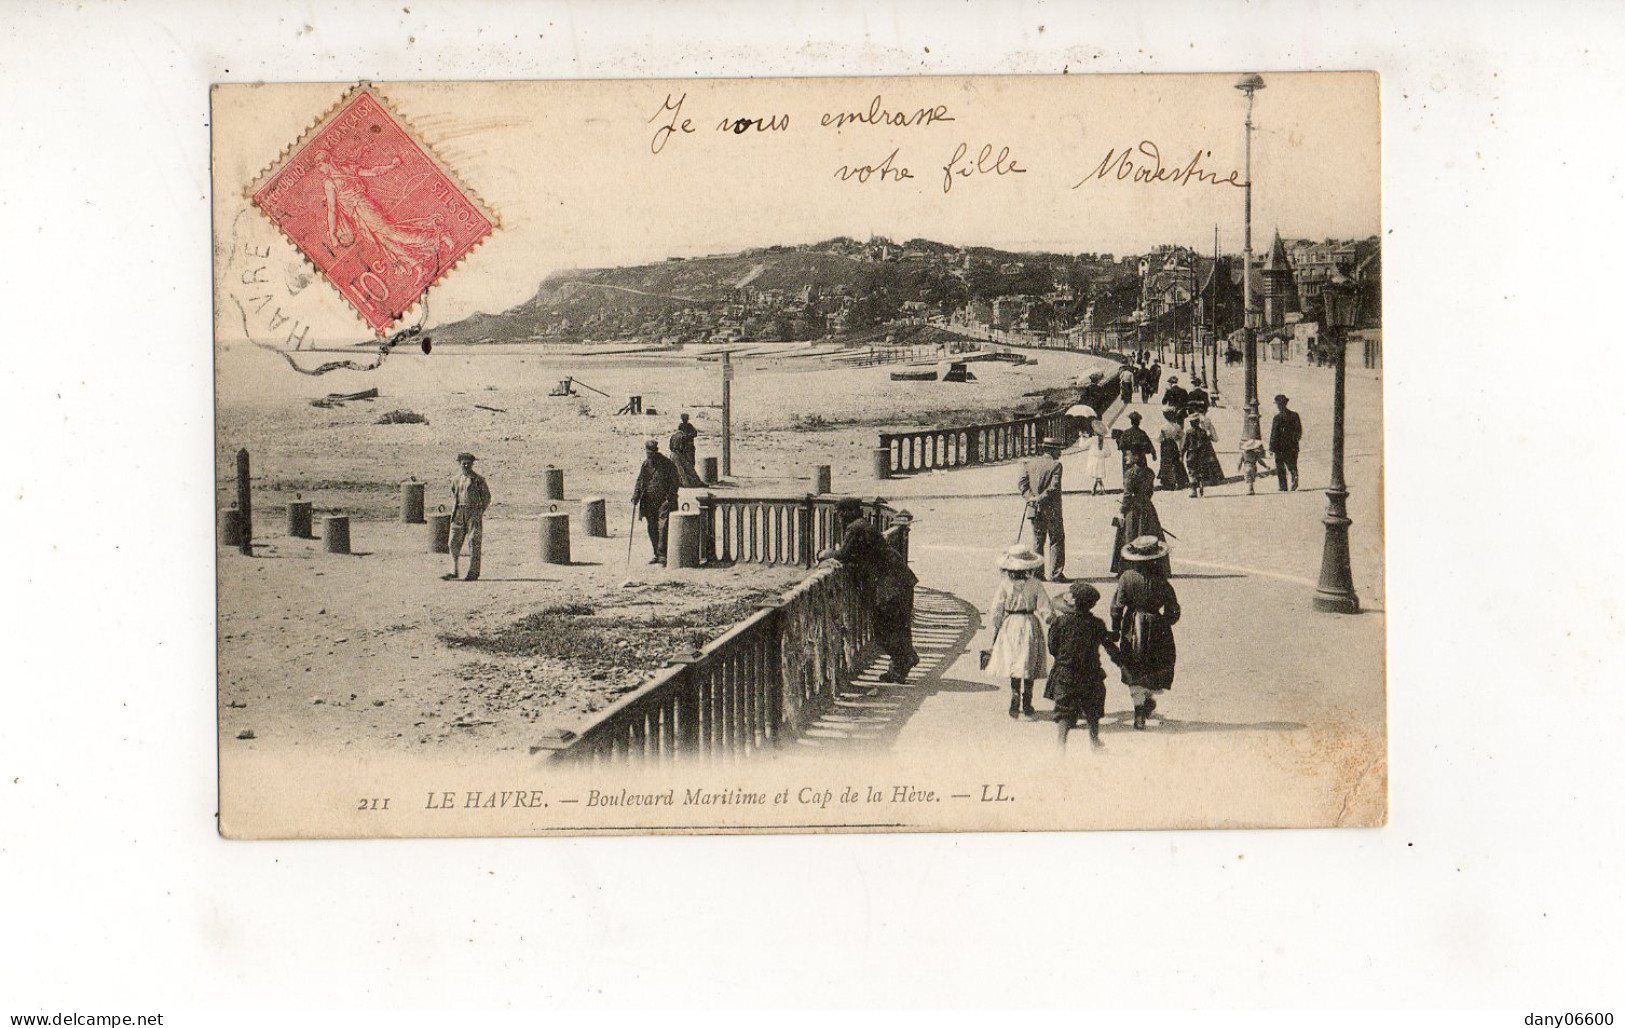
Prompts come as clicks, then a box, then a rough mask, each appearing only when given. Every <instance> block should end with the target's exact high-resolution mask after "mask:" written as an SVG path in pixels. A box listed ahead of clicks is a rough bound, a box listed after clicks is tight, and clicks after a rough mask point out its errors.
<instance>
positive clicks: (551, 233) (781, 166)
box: [212, 73, 1381, 340]
mask: <svg viewBox="0 0 1625 1028" xmlns="http://www.w3.org/2000/svg"><path fill="white" fill-rule="evenodd" d="M1264 77H1265V81H1266V85H1265V88H1264V89H1263V90H1262V91H1260V92H1258V93H1257V94H1256V100H1255V110H1254V124H1255V130H1254V137H1253V167H1252V178H1253V184H1254V189H1253V228H1254V241H1253V245H1254V248H1255V250H1262V249H1264V248H1265V247H1267V246H1268V244H1269V241H1270V238H1271V237H1272V235H1273V233H1274V232H1275V231H1276V230H1277V229H1279V230H1280V231H1281V233H1282V234H1283V235H1285V236H1288V237H1310V238H1325V237H1334V238H1355V237H1364V236H1370V235H1376V234H1378V233H1379V232H1380V230H1381V197H1380V170H1381V161H1380V141H1379V132H1380V125H1379V111H1378V102H1379V101H1378V80H1377V77H1376V76H1375V75H1373V74H1369V73H1296V74H1283V75H1271V74H1268V73H1265V75H1264ZM1235 81H1236V77H1235V76H1231V75H1175V76H1155V75H1114V76H1091V75H1068V76H1043V77H1038V76H1032V77H983V78H906V79H839V78H835V79H807V78H802V79H755V80H749V79H733V80H692V81H626V80H619V81H595V82H580V81H575V82H557V81H555V82H489V83H429V82H417V83H379V84H377V85H376V88H377V91H378V92H379V93H380V95H381V96H382V97H383V98H384V99H385V100H386V102H387V103H388V104H389V105H390V106H391V107H392V109H393V110H394V111H395V112H396V114H397V115H398V116H399V118H400V119H401V120H402V121H403V122H404V123H405V124H406V126H407V127H408V129H409V130H410V131H412V132H413V133H414V134H415V135H416V136H417V138H419V139H420V140H422V141H423V142H424V143H425V144H426V145H427V146H428V147H429V148H430V149H431V150H432V152H433V153H434V154H435V155H436V156H437V157H438V158H439V160H440V161H441V162H442V164H443V165H444V166H445V167H446V168H447V169H449V170H450V171H451V172H452V174H453V175H454V176H455V177H456V178H457V179H458V180H459V181H460V182H461V183H462V184H463V185H465V186H466V187H468V189H469V190H471V191H472V192H473V193H474V194H476V195H477V197H478V199H479V200H480V201H481V202H482V203H483V204H484V206H485V207H486V208H487V209H488V210H489V211H490V212H491V213H492V214H493V215H494V217H495V220H496V221H497V222H498V225H499V227H498V229H497V230H496V231H495V232H494V233H493V235H492V237H491V238H490V239H488V240H487V241H486V242H485V243H484V244H483V245H482V246H481V247H480V248H479V249H477V250H476V251H475V252H474V253H473V254H471V255H470V256H469V257H468V258H467V259H465V260H464V262H463V263H462V264H460V265H459V266H457V267H456V268H454V269H452V271H451V272H450V273H449V274H448V275H447V277H446V278H445V279H444V280H443V281H442V282H441V283H440V284H439V285H437V286H436V287H434V289H433V290H432V291H431V293H430V296H429V310H428V312H427V315H426V318H425V323H426V324H427V325H428V326H430V327H432V326H433V325H434V324H439V323H446V322H450V321H454V320H457V319H460V318H462V317H465V316H467V315H468V314H471V313H473V312H475V311H487V312H496V311H501V310H505V309H507V308H508V307H511V306H513V305H514V304H517V303H520V302H522V301H524V300H526V299H528V298H529V297H530V296H531V295H532V294H533V293H534V292H535V290H536V287H537V285H538V283H540V282H541V280H542V279H543V278H545V277H546V276H547V275H548V274H550V273H552V272H555V271H558V270H561V269H569V268H589V267H603V266H614V265H632V264H641V263H648V262H655V261H660V260H664V259H665V258H667V257H675V256H702V255H705V254H709V253H719V252H732V251H736V250H739V249H743V248H747V247H753V246H766V245H771V244H776V243H784V244H795V243H806V242H815V241H818V240H821V239H826V238H829V237H831V236H836V235H847V236H853V237H857V238H866V237H867V236H869V235H871V234H875V235H885V236H888V237H891V238H893V239H896V240H904V239H908V238H912V237H916V236H923V237H926V238H929V239H934V240H938V241H941V242H945V243H952V244H960V245H986V246H995V247H1000V248H1005V249H1011V250H1050V251H1058V252H1084V251H1089V252H1110V253H1116V254H1124V253H1135V252H1142V251H1145V250H1148V249H1151V248H1153V247H1155V246H1157V245H1159V244H1162V243H1180V244H1186V245H1192V246H1196V247H1199V248H1200V249H1202V250H1204V251H1206V250H1208V249H1209V248H1211V246H1212V243H1213V233H1214V228H1215V226H1217V228H1218V235H1219V244H1220V246H1221V248H1222V249H1223V250H1224V251H1225V252H1236V251H1239V250H1240V249H1241V244H1242V225H1243V216H1242V211H1243V203H1242V197H1243V192H1244V191H1243V190H1242V189H1241V188H1240V187H1239V185H1237V184H1236V183H1241V182H1244V181H1245V179H1246V174H1245V170H1244V138H1245V132H1244V128H1243V123H1244V119H1245V115H1246V100H1245V97H1244V96H1243V94H1242V93H1241V92H1239V91H1238V90H1236V89H1235V88H1234V83H1235ZM346 88H347V87H346V86H342V85H332V84H320V83H316V84H309V83H298V84H273V85H228V86H220V87H217V88H216V90H215V92H214V96H213V106H214V113H213V120H212V124H213V131H214V159H215V163H214V190H215V193H214V202H215V219H216V241H217V268H216V274H217V294H219V295H218V297H217V300H218V302H217V308H218V312H219V313H218V320H217V332H218V333H219V334H220V335H221V337H222V338H226V337H240V336H241V335H243V334H245V332H244V328H243V326H244V324H245V322H246V321H247V320H248V318H247V317H246V316H243V315H240V310H241V301H242V300H244V299H247V296H246V293H247V292H252V290H251V289H249V290H245V289H244V288H243V287H242V286H241V281H242V279H243V278H244V277H245V275H244V272H245V270H247V269H246V268H245V267H244V266H243V265H244V264H245V262H248V263H252V262H254V261H260V260H265V261H267V262H269V263H270V264H271V265H272V269H271V272H270V275H271V277H272V278H275V279H277V280H278V281H280V280H282V279H284V278H286V279H288V280H290V281H297V280H298V276H299V275H300V274H301V273H302V272H308V271H309V268H308V266H304V265H303V264H302V261H301V259H300V258H299V256H298V254H297V253H295V252H294V251H293V248H292V246H291V244H289V243H288V242H287V240H285V239H283V238H282V237H280V236H279V235H277V233H276V232H275V230H274V229H272V228H271V227H270V226H269V224H268V223H267V222H266V220H265V219H264V217H263V216H262V215H260V214H259V212H257V211H255V210H253V209H252V208H251V207H250V206H249V204H248V202H247V199H246V196H247V192H248V190H249V188H250V187H251V186H252V185H253V184H254V183H255V182H256V181H258V180H259V179H260V177H261V176H262V175H263V174H264V173H265V172H266V171H267V170H269V169H270V168H271V167H273V166H274V164H275V163H276V162H277V161H278V160H279V159H280V155H282V154H283V153H284V152H285V150H286V149H287V148H288V147H290V146H292V145H293V144H294V143H295V141H296V140H298V139H299V138H300V137H301V136H302V135H303V134H304V133H305V132H306V130H308V129H309V128H310V127H311V126H312V125H313V124H314V123H315V122H316V121H317V120H318V119H319V118H320V117H322V116H323V115H324V113H325V112H327V111H328V110H330V109H331V108H332V106H333V105H334V104H335V103H336V102H337V101H338V100H339V99H340V98H341V97H342V96H343V95H344V93H345V90H346ZM843 114H844V115H847V116H848V117H846V118H842V117H841V116H842V115H843ZM852 115H857V117H851V116H852ZM740 119H745V121H744V122H743V124H742V123H741V121H740ZM758 119H760V120H758ZM685 126H686V130H685ZM961 147H963V151H962V155H961V156H960V157H958V159H957V160H956V158H955V154H956V152H960V151H961ZM984 147H985V148H986V149H985V151H984ZM984 152H985V157H982V155H983V154H984ZM1001 153H1002V155H1003V156H1002V158H1001ZM1125 153H1128V154H1129V157H1128V159H1129V161H1130V166H1129V168H1128V169H1127V171H1126V172H1124V170H1123V165H1122V164H1120V163H1118V162H1119V159H1120V158H1121V157H1123V155H1124V154H1125ZM1153 154H1154V155H1156V156H1153ZM979 157H981V160H980V161H979V162H978V158H979ZM1159 158H1160V166H1161V167H1162V169H1163V177H1162V181H1153V182H1145V181H1136V175H1135V174H1134V169H1136V168H1143V167H1151V168H1155V167H1157V166H1158V159H1159ZM1193 158H1195V159H1196V160H1197V165H1196V170H1197V171H1198V172H1203V173H1207V174H1206V176H1205V177H1199V176H1198V175H1195V174H1191V175H1186V174H1184V173H1185V171H1186V169H1188V168H1189V167H1190V166H1191V161H1192V159H1193ZM888 159H889V163H888ZM978 165H979V167H978ZM1103 166H1104V168H1105V174H1104V175H1101V174H1100V171H1101V169H1102V167H1103ZM904 169H906V171H907V177H904V175H903V171H904ZM948 169H952V172H953V173H951V174H947V171H948ZM966 171H968V172H969V174H964V173H962V172H966ZM1120 173H1121V176H1120ZM945 185H946V189H945V188H944V187H945ZM267 252H269V253H270V255H271V256H270V257H268V258H262V257H260V256H259V255H262V254H265V253H267ZM250 254H252V255H254V256H253V257H252V258H250V257H249V255H250ZM259 277H264V276H263V275H261V276H259ZM297 292H298V295H297V296H295V295H293V292H290V293H289V295H288V297H287V300H288V302H287V304H286V305H285V309H283V306H282V305H280V304H279V309H283V314H284V316H285V317H288V318H293V319H297V320H298V321H299V323H301V324H308V325H309V326H310V328H311V332H312V334H313V335H314V336H316V337H320V338H324V339H325V338H343V337H346V336H354V337H355V338H356V339H358V340H359V339H363V338H365V337H366V336H367V335H368V333H367V332H366V330H365V329H364V328H363V327H362V326H361V324H360V322H359V320H358V319H356V318H355V317H354V316H353V315H352V314H350V312H349V311H348V310H347V307H346V305H345V303H344V301H342V299H340V297H339V296H338V294H337V292H336V291H335V290H333V289H332V288H331V287H328V286H326V285H325V284H324V285H323V286H322V288H320V289H300V290H297ZM228 294H229V295H228ZM279 295H280V294H279ZM234 297H235V299H234ZM262 330H263V329H251V330H250V333H249V334H253V333H254V332H259V331H262Z"/></svg>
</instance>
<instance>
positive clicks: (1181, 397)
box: [1162, 375, 1190, 424]
mask: <svg viewBox="0 0 1625 1028" xmlns="http://www.w3.org/2000/svg"><path fill="white" fill-rule="evenodd" d="M1189 401H1190V393H1187V392H1186V391H1185V388H1184V387H1183V386H1181V385H1180V384H1179V378H1178V377H1177V376H1174V375H1169V376H1168V388H1167V389H1166V390H1164V391H1163V394H1162V405H1163V406H1164V407H1172V408H1173V409H1174V410H1175V411H1177V412H1178V416H1179V420H1180V423H1181V424H1183V423H1184V420H1185V405H1186V404H1187V403H1188V402H1189Z"/></svg>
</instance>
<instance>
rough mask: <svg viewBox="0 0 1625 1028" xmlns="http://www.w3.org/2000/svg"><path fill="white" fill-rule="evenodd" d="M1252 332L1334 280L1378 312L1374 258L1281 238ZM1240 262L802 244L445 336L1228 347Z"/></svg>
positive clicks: (610, 283)
mask: <svg viewBox="0 0 1625 1028" xmlns="http://www.w3.org/2000/svg"><path fill="white" fill-rule="evenodd" d="M1255 265H1256V268H1255V270H1256V274H1255V275H1254V277H1253V283H1254V284H1253V288H1254V292H1255V296H1256V300H1257V306H1258V307H1259V309H1260V311H1261V312H1262V319H1261V325H1260V327H1261V329H1263V330H1264V331H1265V332H1271V331H1275V332H1282V331H1284V332H1286V334H1287V335H1289V336H1290V335H1294V334H1296V335H1299V336H1301V335H1302V332H1301V330H1299V329H1296V328H1293V327H1292V326H1295V325H1298V324H1302V323H1312V322H1313V321H1314V319H1315V318H1316V317H1318V296H1319V291H1320V289H1321V288H1322V287H1323V286H1324V283H1325V281H1326V280H1327V279H1328V278H1330V276H1331V275H1332V274H1333V273H1334V271H1335V272H1338V273H1341V274H1343V275H1345V276H1347V277H1349V278H1350V279H1353V280H1355V281H1356V282H1357V283H1360V284H1361V286H1362V288H1363V289H1365V290H1366V291H1367V292H1368V293H1370V299H1369V302H1367V303H1366V304H1365V306H1364V311H1365V315H1366V316H1364V317H1362V321H1363V322H1368V323H1370V324H1373V325H1374V324H1376V323H1377V318H1378V316H1379V314H1380V289H1379V286H1378V279H1379V277H1380V268H1381V261H1380V252H1379V249H1378V241H1377V240H1376V239H1375V238H1371V239H1367V240H1358V241H1338V240H1324V241H1314V240H1294V241H1291V242H1288V241H1286V240H1283V239H1281V238H1280V237H1279V236H1277V237H1276V239H1275V240H1274V242H1273V244H1272V245H1271V246H1270V247H1269V248H1268V249H1267V250H1266V251H1264V252H1263V253H1262V254H1260V255H1258V256H1257V257H1256V258H1255ZM1241 290H1242V273H1241V262H1240V259H1239V258H1238V257H1219V258H1218V259H1215V258H1214V257H1213V256H1212V255H1203V254H1200V253H1198V252H1196V251H1194V250H1191V249H1189V248H1185V247H1177V246H1163V247H1159V248H1157V249H1156V250H1154V251H1152V252H1151V253H1147V254H1134V255H1126V256H1116V255H1112V254H1097V253H1081V254H1056V253H1015V252H1010V251H1005V250H998V249H992V248H987V247H959V246H952V245H949V244H944V243H937V242H933V241H930V240H925V239H912V240H909V241H907V242H904V243H897V242H893V241H892V240H889V239H885V238H879V237H877V238H872V239H869V240H867V241H859V240H855V239H850V238H846V237H840V238H835V239H830V240H825V241H824V242H821V243H815V244H808V245H802V246H770V247H763V248H758V249H752V250H745V251H741V252H739V253H731V254H715V255H711V256H707V257H696V258H671V259H669V260H666V261H663V262H661V263H658V264H646V265H639V266H635V267H620V268H598V269H590V270H579V271H567V272H559V273H556V274H554V275H551V276H549V277H548V278H547V279H546V280H545V281H543V282H542V283H541V285H540V287H539V288H538V289H537V291H536V294H535V295H534V296H533V297H531V298H530V299H529V300H527V301H525V302H524V303H522V304H519V305H517V306H515V307H513V308H511V309H510V310H507V311H504V312H502V313H500V314H478V315H475V316H473V317H470V318H467V319H464V320H463V321H460V322H457V323H455V324H452V325H448V326H445V327H443V328H441V329H439V330H438V331H437V333H436V336H437V338H438V339H439V340H440V341H442V342H453V343H474V344H479V343H524V342H550V341H557V342H574V341H585V340H595V341H597V340H616V339H638V340H640V341H645V342H656V343H664V344H666V345H682V344H688V343H726V342H739V341H754V340H786V341H794V340H813V339H826V338H844V337H849V336H853V335H856V334H858V333H865V332H869V331H871V330H874V329H876V328H878V327H881V326H885V325H891V324H938V325H943V326H946V327H956V328H960V329H964V330H966V331H968V332H970V333H972V334H977V333H984V332H1014V333H1025V334H1028V335H1038V336H1046V337H1058V336H1064V337H1067V338H1068V339H1069V340H1071V341H1073V342H1075V343H1076V344H1078V345H1091V346H1106V347H1117V346H1121V345H1123V344H1124V343H1125V342H1128V341H1131V340H1132V341H1133V342H1136V343H1142V344H1145V345H1153V344H1154V343H1155V341H1156V340H1158V339H1164V340H1175V339H1189V338H1191V337H1192V333H1193V332H1200V333H1201V334H1202V336H1203V337H1204V338H1212V337H1213V336H1214V335H1215V334H1216V335H1217V336H1219V337H1220V338H1227V337H1229V336H1230V335H1231V334H1232V333H1234V332H1235V331H1237V330H1239V329H1240V327H1241V321H1242V316H1241V312H1242V309H1243V303H1242V293H1241Z"/></svg>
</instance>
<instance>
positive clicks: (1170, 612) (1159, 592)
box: [1112, 535, 1179, 729]
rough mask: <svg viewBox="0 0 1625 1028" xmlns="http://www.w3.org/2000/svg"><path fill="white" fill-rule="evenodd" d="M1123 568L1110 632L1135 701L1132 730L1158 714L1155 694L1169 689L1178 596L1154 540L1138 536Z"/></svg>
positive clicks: (1161, 546) (1162, 552)
mask: <svg viewBox="0 0 1625 1028" xmlns="http://www.w3.org/2000/svg"><path fill="white" fill-rule="evenodd" d="M1122 555H1123V560H1124V561H1125V563H1126V566H1125V567H1124V569H1123V573H1122V574H1121V575H1119V576H1118V579H1117V594H1116V595H1115V596H1113V597H1112V633H1113V634H1114V635H1115V636H1116V637H1117V648H1118V651H1119V652H1120V653H1121V654H1122V659H1121V660H1120V661H1119V666H1121V667H1122V669H1123V684H1124V685H1126V686H1128V691H1129V695H1130V696H1132V697H1133V698H1134V727H1135V728H1136V729H1143V728H1145V721H1146V718H1147V717H1149V716H1150V714H1151V712H1152V711H1154V710H1156V709H1157V700H1156V697H1155V695H1154V694H1155V693H1159V692H1162V691H1163V690H1165V689H1170V688H1172V687H1173V684H1174V664H1175V662H1176V657H1177V653H1176V651H1175V648H1174V625H1175V624H1177V623H1178V622H1179V597H1178V596H1176V595H1175V594H1174V587H1173V585H1172V584H1171V583H1169V581H1168V578H1167V576H1166V575H1165V574H1164V573H1163V572H1162V571H1161V569H1160V567H1159V564H1160V562H1161V559H1162V558H1164V557H1166V556H1167V555H1168V547H1167V545H1166V544H1165V543H1164V542H1163V541H1162V540H1161V539H1158V538H1157V537H1156V536H1154V535H1142V536H1140V537H1139V538H1138V539H1135V540H1134V541H1133V542H1131V543H1129V544H1128V545H1127V546H1125V547H1123V552H1122Z"/></svg>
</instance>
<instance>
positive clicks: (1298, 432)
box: [1270, 393, 1303, 492]
mask: <svg viewBox="0 0 1625 1028" xmlns="http://www.w3.org/2000/svg"><path fill="white" fill-rule="evenodd" d="M1286 404H1287V399H1286V396H1285V395H1283V394H1281V393H1277V394H1276V395H1275V420H1274V421H1271V422H1270V452H1271V453H1273V454H1275V481H1276V482H1277V484H1279V485H1280V487H1281V491H1282V492H1286V488H1287V476H1288V475H1289V474H1290V475H1291V477H1292V488H1293V489H1294V490H1296V489H1297V488H1298V444H1299V443H1300V442H1302V441H1303V419H1302V418H1300V417H1298V412H1297V411H1295V410H1287V409H1286Z"/></svg>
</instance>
